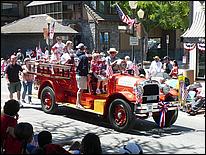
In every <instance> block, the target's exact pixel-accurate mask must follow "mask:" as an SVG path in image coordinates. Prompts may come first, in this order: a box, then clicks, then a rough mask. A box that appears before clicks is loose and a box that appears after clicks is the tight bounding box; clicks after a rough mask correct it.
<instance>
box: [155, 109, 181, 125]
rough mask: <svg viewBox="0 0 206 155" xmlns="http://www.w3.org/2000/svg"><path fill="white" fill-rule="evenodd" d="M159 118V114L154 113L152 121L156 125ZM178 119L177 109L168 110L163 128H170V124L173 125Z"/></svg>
mask: <svg viewBox="0 0 206 155" xmlns="http://www.w3.org/2000/svg"><path fill="white" fill-rule="evenodd" d="M160 116H161V112H155V113H153V116H152V117H153V119H154V121H155V123H156V124H157V125H159V123H160ZM177 117H178V109H176V110H170V111H167V112H166V114H165V126H164V127H170V126H171V125H172V124H174V123H175V121H176V120H177Z"/></svg>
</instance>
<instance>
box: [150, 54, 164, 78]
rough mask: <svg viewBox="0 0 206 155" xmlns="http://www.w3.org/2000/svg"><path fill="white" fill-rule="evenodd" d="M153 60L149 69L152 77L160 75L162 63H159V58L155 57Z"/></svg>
mask: <svg viewBox="0 0 206 155" xmlns="http://www.w3.org/2000/svg"><path fill="white" fill-rule="evenodd" d="M153 59H154V60H153V61H152V63H151V65H150V68H149V74H150V76H154V75H156V74H157V73H160V72H161V69H162V63H161V62H160V58H159V57H158V56H155V57H153Z"/></svg>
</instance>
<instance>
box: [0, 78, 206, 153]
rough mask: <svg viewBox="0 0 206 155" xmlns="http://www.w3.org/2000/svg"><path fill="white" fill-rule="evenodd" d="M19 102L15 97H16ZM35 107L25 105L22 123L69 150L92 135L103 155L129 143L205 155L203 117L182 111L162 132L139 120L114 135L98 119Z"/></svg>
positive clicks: (5, 91) (155, 150)
mask: <svg viewBox="0 0 206 155" xmlns="http://www.w3.org/2000/svg"><path fill="white" fill-rule="evenodd" d="M14 96H15V98H16V94H14ZM7 100H8V89H7V87H6V82H5V79H4V78H2V79H1V107H3V105H4V102H5V101H7ZM32 100H33V103H34V105H28V104H24V107H23V108H21V109H20V112H19V115H20V118H19V122H29V123H31V124H32V125H33V127H34V132H35V133H39V132H40V131H42V130H49V131H50V132H51V133H52V136H53V142H54V143H60V144H63V145H64V146H65V147H68V146H70V144H71V143H72V142H73V141H76V140H77V141H81V139H82V138H83V137H84V135H86V134H87V133H89V132H93V133H96V134H97V135H98V136H99V137H100V141H101V144H102V148H103V153H107V154H111V153H118V150H119V148H120V147H122V146H123V145H125V144H126V143H127V142H128V141H129V140H134V141H136V142H137V143H139V144H140V145H141V147H142V148H143V152H144V154H205V117H204V114H198V115H196V116H189V115H188V114H187V113H184V112H182V111H179V115H178V118H177V121H176V122H175V124H174V125H173V126H171V127H170V128H163V129H159V128H158V127H157V125H156V124H155V123H154V121H153V119H152V118H148V119H146V120H136V122H135V126H134V128H133V129H132V130H131V131H128V132H126V133H120V132H117V131H114V130H113V129H112V128H111V126H110V124H109V123H108V122H107V121H106V120H103V119H102V118H99V117H98V116H96V115H94V114H91V113H86V112H83V111H78V110H75V109H69V108H66V107H60V108H59V109H60V112H59V113H57V114H55V115H51V114H46V113H44V112H43V111H42V110H41V105H40V100H38V99H35V98H33V99H32Z"/></svg>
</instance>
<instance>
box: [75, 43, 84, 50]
mask: <svg viewBox="0 0 206 155" xmlns="http://www.w3.org/2000/svg"><path fill="white" fill-rule="evenodd" d="M82 47H84V44H83V43H79V45H77V46H76V48H77V49H79V48H82Z"/></svg>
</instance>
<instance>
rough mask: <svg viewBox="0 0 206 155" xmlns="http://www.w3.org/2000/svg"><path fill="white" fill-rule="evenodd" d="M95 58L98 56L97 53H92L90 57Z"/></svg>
mask: <svg viewBox="0 0 206 155" xmlns="http://www.w3.org/2000/svg"><path fill="white" fill-rule="evenodd" d="M97 56H100V54H99V53H93V54H92V57H97Z"/></svg>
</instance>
